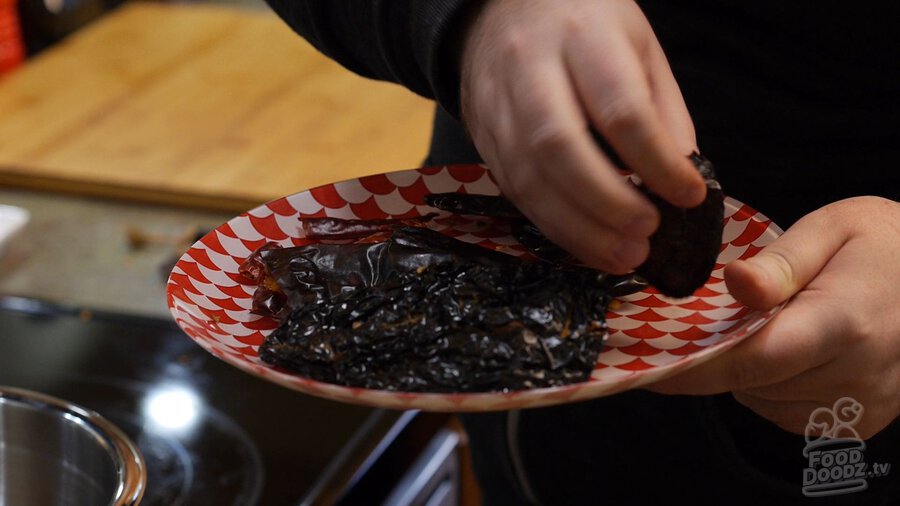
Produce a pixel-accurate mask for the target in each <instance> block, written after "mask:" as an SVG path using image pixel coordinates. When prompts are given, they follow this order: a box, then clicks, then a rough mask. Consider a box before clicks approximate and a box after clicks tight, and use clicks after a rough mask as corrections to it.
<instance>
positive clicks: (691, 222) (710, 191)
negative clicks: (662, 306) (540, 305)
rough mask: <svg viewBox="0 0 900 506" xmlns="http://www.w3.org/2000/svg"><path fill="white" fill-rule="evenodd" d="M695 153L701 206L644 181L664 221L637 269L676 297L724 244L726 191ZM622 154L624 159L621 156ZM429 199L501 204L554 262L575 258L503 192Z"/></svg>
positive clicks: (457, 208) (457, 204)
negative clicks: (681, 203) (683, 203)
mask: <svg viewBox="0 0 900 506" xmlns="http://www.w3.org/2000/svg"><path fill="white" fill-rule="evenodd" d="M607 149H609V148H608V145H607ZM690 159H691V161H692V162H693V163H694V165H695V166H696V167H697V170H698V171H699V172H700V175H701V176H703V179H704V181H705V182H706V186H707V192H706V198H705V200H704V201H703V203H701V204H700V205H699V206H697V207H694V208H690V209H684V208H680V207H676V206H674V205H672V204H670V203H668V202H666V201H665V200H663V199H662V198H661V197H659V196H658V195H656V194H655V193H653V192H651V191H650V190H649V189H648V188H646V187H645V186H644V185H638V189H639V190H640V191H641V192H642V193H644V195H646V196H647V198H649V199H650V201H651V202H653V204H654V205H655V206H656V208H657V209H658V210H659V213H660V225H659V228H658V229H657V230H656V232H655V233H654V234H653V235H652V236H651V237H650V254H649V255H648V258H647V260H646V261H645V262H644V263H643V264H642V265H640V266H639V267H638V268H637V269H635V271H636V272H637V274H639V275H640V276H642V277H643V278H644V279H646V280H647V281H648V282H649V283H650V284H651V285H653V286H655V287H656V288H657V289H658V290H659V291H660V292H662V293H663V294H665V295H669V296H672V297H687V296H689V295H691V294H692V293H694V291H696V290H697V289H698V288H700V287H701V286H703V285H704V284H705V283H706V281H707V280H708V279H709V275H710V274H711V273H712V270H713V268H714V267H715V263H716V258H717V257H718V255H719V250H720V248H721V244H722V227H723V224H724V212H725V208H724V199H725V196H724V193H723V192H722V188H721V186H720V185H719V182H718V181H717V180H716V179H715V172H714V170H713V166H712V163H710V161H709V160H707V159H706V158H704V157H703V156H701V155H699V154H698V153H693V154H691V156H690ZM616 160H617V162H616V163H619V164H620V163H621V160H619V159H618V158H616ZM426 202H427V203H428V204H429V205H432V206H434V207H436V208H438V209H442V210H448V211H452V212H455V213H462V214H475V215H482V216H484V215H490V214H489V213H490V212H492V211H495V210H499V211H498V214H497V216H501V217H503V218H507V219H509V220H511V221H512V222H513V227H512V230H513V234H514V235H515V237H516V238H517V239H518V240H519V242H520V243H522V244H523V245H524V246H525V247H527V248H528V249H529V250H531V251H532V252H533V253H534V254H535V255H537V256H538V257H539V258H541V259H543V260H546V261H548V262H551V263H571V262H572V261H573V260H572V258H571V256H570V255H569V254H568V253H567V252H566V251H564V250H563V249H562V248H560V247H559V246H557V245H555V244H553V243H552V242H551V241H550V240H549V239H547V238H546V237H545V236H544V235H543V234H542V233H541V232H540V231H539V230H538V229H537V227H535V226H534V224H532V223H531V222H530V221H528V219H527V218H525V217H524V216H523V215H521V214H516V212H514V211H513V210H511V208H512V209H514V206H513V205H512V203H510V202H508V201H507V200H506V199H505V198H503V197H499V196H487V195H466V194H436V195H432V196H429V197H426Z"/></svg>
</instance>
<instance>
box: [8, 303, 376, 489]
mask: <svg viewBox="0 0 900 506" xmlns="http://www.w3.org/2000/svg"><path fill="white" fill-rule="evenodd" d="M3 306H6V307H3ZM9 306H17V308H16V309H15V310H12V309H9ZM0 384H2V385H8V386H15V387H20V388H26V389H30V390H36V391H39V392H42V393H45V394H49V395H53V396H56V397H60V398H63V399H65V400H68V401H71V402H74V403H76V404H80V405H82V406H83V407H86V408H88V409H93V410H95V411H97V412H99V413H100V414H101V415H103V416H105V417H106V418H108V419H110V420H111V421H112V422H113V423H115V424H116V425H118V426H119V427H120V428H121V429H123V430H124V431H125V432H126V433H128V435H129V436H131V438H132V439H133V440H134V441H135V442H136V443H137V444H138V445H139V447H140V448H141V451H142V453H143V454H144V457H145V459H146V460H147V467H148V483H147V493H146V494H145V496H144V502H143V503H142V504H143V505H157V504H159V505H166V506H174V505H180V504H185V505H189V504H216V505H229V504H235V505H238V504H239V505H242V506H247V505H253V504H265V505H280V504H296V503H298V502H299V501H300V499H301V498H303V497H304V496H305V495H306V494H307V493H308V492H309V490H310V488H311V487H313V485H314V484H315V483H316V480H317V478H318V477H319V476H320V475H321V474H322V472H323V470H324V469H325V468H326V467H327V466H328V465H329V463H330V462H332V461H333V459H334V458H335V456H336V455H337V454H338V453H339V451H340V450H341V449H342V447H344V446H345V444H346V443H347V441H348V440H349V439H350V438H351V437H352V436H353V434H354V433H355V432H356V431H357V429H358V428H359V427H360V426H361V425H362V424H363V422H364V421H365V420H366V419H367V418H368V417H370V416H371V415H372V413H373V410H372V409H369V408H364V407H358V406H350V405H344V404H338V403H335V402H331V401H327V400H322V399H317V398H313V397H309V396H305V395H301V394H298V393H295V392H293V391H290V390H287V389H284V388H282V387H279V386H276V385H273V384H269V383H267V382H264V381H262V380H259V379H257V378H255V377H252V376H250V375H247V374H245V373H243V372H241V371H238V370H236V369H233V368H231V367H230V366H228V365H226V364H225V363H223V362H220V361H219V360H218V359H216V358H215V357H213V356H211V355H209V354H207V353H206V352H205V351H203V350H202V349H201V348H199V347H198V346H197V345H195V344H194V343H193V342H192V341H191V340H190V339H188V338H187V337H186V336H185V335H184V334H183V333H182V332H181V331H180V330H179V329H178V328H177V327H175V325H174V323H170V322H167V321H164V320H149V319H138V318H129V317H124V316H116V315H108V314H107V315H99V314H90V313H86V312H77V311H71V310H65V309H64V308H58V307H54V306H47V305H42V304H39V303H35V302H33V301H27V300H22V299H4V300H3V301H2V303H0Z"/></svg>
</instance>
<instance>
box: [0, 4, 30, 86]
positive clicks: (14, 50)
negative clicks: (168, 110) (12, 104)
mask: <svg viewBox="0 0 900 506" xmlns="http://www.w3.org/2000/svg"><path fill="white" fill-rule="evenodd" d="M24 60H25V44H24V43H23V42H22V30H21V28H20V25H19V11H18V9H17V8H16V0H0V74H4V73H6V72H7V71H9V70H12V69H14V68H15V67H18V66H19V64H21V63H22V62H23V61H24Z"/></svg>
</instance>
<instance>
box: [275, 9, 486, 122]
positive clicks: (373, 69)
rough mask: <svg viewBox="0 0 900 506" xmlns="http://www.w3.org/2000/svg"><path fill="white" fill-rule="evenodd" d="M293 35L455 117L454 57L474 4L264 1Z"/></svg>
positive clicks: (347, 64)
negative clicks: (466, 12)
mask: <svg viewBox="0 0 900 506" xmlns="http://www.w3.org/2000/svg"><path fill="white" fill-rule="evenodd" d="M266 1H267V2H268V3H269V5H270V6H271V7H272V9H273V10H275V12H276V13H278V15H279V16H281V17H282V19H284V20H285V21H286V22H287V23H288V24H289V25H290V26H291V27H292V28H293V29H294V30H295V31H296V32H297V33H299V34H300V35H302V36H303V37H304V38H306V39H307V40H308V41H309V42H310V43H311V44H312V45H313V46H315V47H316V48H317V49H319V50H320V51H322V52H323V53H325V54H326V55H327V56H329V57H330V58H332V59H334V60H335V61H337V62H338V63H340V64H341V65H343V66H345V67H346V68H348V69H350V70H352V71H353V72H356V73H357V74H360V75H363V76H366V77H371V78H375V79H381V80H386V81H393V82H396V83H400V84H402V85H404V86H406V87H407V88H409V89H410V90H412V91H414V92H416V93H418V94H420V95H422V96H425V97H428V98H434V99H437V101H438V102H439V103H440V104H441V105H442V106H443V107H444V108H445V109H447V111H448V112H450V113H451V114H453V115H454V116H458V115H459V77H458V69H457V62H456V58H455V54H454V48H453V47H452V46H453V45H454V39H455V38H456V37H457V36H458V34H457V33H455V32H457V31H458V30H459V25H460V20H461V19H462V16H463V13H464V10H465V8H467V7H468V5H469V4H473V3H475V2H477V1H478V0H266Z"/></svg>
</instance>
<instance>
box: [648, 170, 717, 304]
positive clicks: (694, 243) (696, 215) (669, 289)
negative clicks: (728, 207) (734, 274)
mask: <svg viewBox="0 0 900 506" xmlns="http://www.w3.org/2000/svg"><path fill="white" fill-rule="evenodd" d="M690 158H691V161H692V162H694V165H695V166H696V167H697V170H698V171H699V172H700V175H701V176H703V180H704V181H705V182H706V198H705V199H704V200H703V202H702V203H701V204H700V205H699V206H697V207H692V208H690V209H684V208H681V207H676V206H674V205H672V204H670V203H668V202H666V201H665V200H663V199H662V198H660V197H659V196H658V195H656V194H655V193H652V192H650V191H649V190H647V189H646V188H645V187H644V186H639V187H638V188H640V189H641V191H642V192H644V194H645V195H646V196H647V197H648V198H649V199H650V201H651V202H653V204H654V205H655V206H656V208H657V209H659V215H660V223H659V228H658V229H656V232H654V234H653V235H651V236H650V255H649V256H648V257H647V260H646V261H645V262H644V263H643V264H642V265H641V266H639V267H638V268H637V269H636V272H637V273H638V274H640V275H642V276H643V277H645V278H646V279H647V281H649V282H650V284H652V285H653V286H655V287H656V288H657V289H659V291H660V292H662V293H664V294H666V295H669V296H672V297H687V296H689V295H691V294H692V293H694V291H696V290H697V289H698V288H700V287H701V286H703V285H704V284H705V283H706V281H707V280H708V279H709V275H710V273H712V271H713V269H714V268H715V266H716V258H718V256H719V251H720V250H721V246H722V230H723V225H724V214H725V195H724V193H723V192H722V187H721V186H720V185H719V182H718V181H717V180H716V176H715V172H714V170H713V165H712V163H711V162H710V161H709V160H707V159H706V158H704V157H703V156H701V155H699V154H697V153H693V154H692V155H691V157H690Z"/></svg>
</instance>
